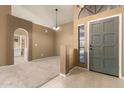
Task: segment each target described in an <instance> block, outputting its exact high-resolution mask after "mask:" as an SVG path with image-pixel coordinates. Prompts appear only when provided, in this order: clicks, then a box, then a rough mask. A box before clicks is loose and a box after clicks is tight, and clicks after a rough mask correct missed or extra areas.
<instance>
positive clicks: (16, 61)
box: [14, 56, 25, 64]
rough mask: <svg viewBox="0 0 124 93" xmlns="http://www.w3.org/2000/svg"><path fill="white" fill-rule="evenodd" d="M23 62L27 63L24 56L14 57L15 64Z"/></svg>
mask: <svg viewBox="0 0 124 93" xmlns="http://www.w3.org/2000/svg"><path fill="white" fill-rule="evenodd" d="M22 63H25V61H24V57H23V56H20V57H14V64H22Z"/></svg>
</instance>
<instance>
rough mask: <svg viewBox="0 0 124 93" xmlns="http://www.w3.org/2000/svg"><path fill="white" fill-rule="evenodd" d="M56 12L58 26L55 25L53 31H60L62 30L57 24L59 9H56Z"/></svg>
mask: <svg viewBox="0 0 124 93" xmlns="http://www.w3.org/2000/svg"><path fill="white" fill-rule="evenodd" d="M55 12H56V25H55V27H53V30H55V31H58V30H59V29H60V27H59V26H58V23H57V12H58V9H55Z"/></svg>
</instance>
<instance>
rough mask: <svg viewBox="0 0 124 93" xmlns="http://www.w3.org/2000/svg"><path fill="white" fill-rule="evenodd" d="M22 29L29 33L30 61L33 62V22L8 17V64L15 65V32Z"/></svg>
mask: <svg viewBox="0 0 124 93" xmlns="http://www.w3.org/2000/svg"><path fill="white" fill-rule="evenodd" d="M18 28H22V29H23V30H25V31H26V32H28V38H29V39H28V42H29V44H28V50H27V51H28V61H31V60H32V22H30V21H27V20H24V19H21V18H18V17H15V16H12V15H8V28H7V29H8V33H7V34H8V39H7V64H8V65H12V64H14V44H13V40H14V32H15V30H16V29H18Z"/></svg>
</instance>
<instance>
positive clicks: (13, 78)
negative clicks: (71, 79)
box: [0, 56, 59, 88]
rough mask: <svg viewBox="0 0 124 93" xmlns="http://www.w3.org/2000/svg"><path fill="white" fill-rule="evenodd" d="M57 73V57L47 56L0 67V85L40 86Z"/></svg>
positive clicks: (8, 86)
mask: <svg viewBox="0 0 124 93" xmlns="http://www.w3.org/2000/svg"><path fill="white" fill-rule="evenodd" d="M58 74H59V57H56V56H55V57H48V58H43V59H38V60H33V61H31V62H27V63H22V64H16V65H10V66H2V67H0V87H3V88H36V87H41V86H42V85H43V84H44V83H46V82H47V81H49V80H50V79H52V78H54V77H56V76H57V75H58Z"/></svg>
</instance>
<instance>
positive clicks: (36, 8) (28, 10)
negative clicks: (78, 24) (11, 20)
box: [12, 5, 73, 27]
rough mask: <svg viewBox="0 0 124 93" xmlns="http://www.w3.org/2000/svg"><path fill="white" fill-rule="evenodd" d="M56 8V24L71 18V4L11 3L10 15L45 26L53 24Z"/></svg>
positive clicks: (69, 20) (66, 21)
mask: <svg viewBox="0 0 124 93" xmlns="http://www.w3.org/2000/svg"><path fill="white" fill-rule="evenodd" d="M56 8H57V9H58V10H59V11H58V24H59V25H60V24H64V23H68V22H71V21H72V20H73V6H72V5H13V6H12V15H14V16H17V17H20V18H23V19H26V20H29V21H32V22H33V23H36V24H40V25H44V26H47V27H53V26H55V9H56Z"/></svg>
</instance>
